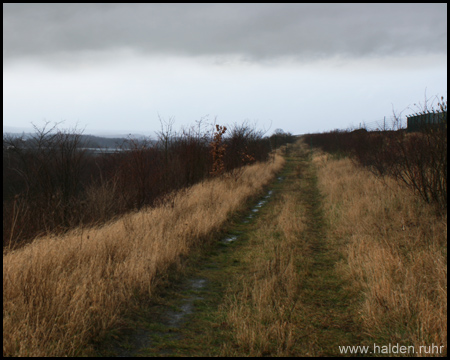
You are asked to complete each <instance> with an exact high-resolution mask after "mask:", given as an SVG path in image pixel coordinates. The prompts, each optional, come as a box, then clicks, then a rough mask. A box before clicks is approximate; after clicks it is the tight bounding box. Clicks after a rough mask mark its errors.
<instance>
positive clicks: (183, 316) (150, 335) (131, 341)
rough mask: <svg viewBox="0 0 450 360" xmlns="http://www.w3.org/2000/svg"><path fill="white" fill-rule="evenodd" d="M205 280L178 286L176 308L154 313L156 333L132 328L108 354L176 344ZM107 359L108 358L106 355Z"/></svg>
mask: <svg viewBox="0 0 450 360" xmlns="http://www.w3.org/2000/svg"><path fill="white" fill-rule="evenodd" d="M277 179H278V182H281V181H283V180H284V178H283V177H278V178H277ZM272 195H273V190H269V191H268V192H267V194H266V195H265V196H263V197H262V198H261V199H260V200H259V201H258V203H257V204H256V205H254V206H253V208H252V209H251V210H250V211H249V214H248V215H247V216H245V217H244V218H243V220H242V223H243V224H246V223H249V222H250V221H251V220H252V219H253V218H254V217H255V216H256V215H257V214H258V212H259V211H260V210H261V208H262V207H263V206H264V205H265V204H266V203H267V202H268V201H269V199H270V198H271V197H272ZM240 235H242V232H240V231H234V232H233V233H229V234H227V235H226V236H224V237H223V238H221V239H220V240H219V242H220V243H221V244H222V245H229V244H231V243H233V242H235V241H238V240H239V237H240ZM227 248H228V246H225V247H223V248H222V250H221V251H226V249H227ZM207 287H208V280H207V279H204V278H199V277H193V278H188V279H186V280H184V281H183V283H182V284H180V285H179V294H178V295H179V296H180V300H179V301H178V302H177V306H176V307H172V308H170V309H168V307H167V306H166V307H163V308H162V309H160V311H159V312H158V320H159V325H158V330H155V329H148V328H144V327H139V328H135V329H132V330H131V331H130V333H129V334H128V335H127V336H126V339H122V340H124V341H122V340H120V344H112V348H111V351H112V352H113V353H114V354H115V355H116V356H117V357H136V356H143V355H145V354H144V353H143V351H145V349H150V348H153V347H156V346H157V344H155V342H156V341H155V340H154V339H155V338H157V337H164V338H165V339H166V340H169V341H177V340H179V339H181V336H182V334H181V332H180V331H179V330H180V329H181V328H182V327H183V326H186V325H187V324H188V321H189V316H190V315H192V314H194V313H195V310H196V302H198V301H201V300H204V298H203V296H202V292H203V291H205V290H207ZM152 355H156V356H167V355H173V352H172V350H171V349H162V348H161V349H159V350H158V351H157V352H156V353H154V352H153V353H152ZM109 356H111V355H109Z"/></svg>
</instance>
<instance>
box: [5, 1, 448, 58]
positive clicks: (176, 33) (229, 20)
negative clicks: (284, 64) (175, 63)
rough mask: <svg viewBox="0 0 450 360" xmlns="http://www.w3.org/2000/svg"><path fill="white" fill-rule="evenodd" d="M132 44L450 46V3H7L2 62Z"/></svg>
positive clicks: (381, 51)
mask: <svg viewBox="0 0 450 360" xmlns="http://www.w3.org/2000/svg"><path fill="white" fill-rule="evenodd" d="M117 49H129V50H133V51H137V52H142V53H149V54H175V55H178V54H179V55H189V56H192V55H195V56H197V55H213V56H214V55H219V56H220V55H240V56H244V57H246V58H249V59H252V60H256V61H257V60H259V59H273V58H279V57H294V58H299V59H310V58H316V57H330V56H335V55H343V56H350V57H362V56H372V55H405V54H416V53H422V54H423V53H441V54H444V53H445V54H446V53H447V4H336V5H330V4H318V5H316V4H279V5H277V4H4V5H3V60H4V61H9V60H14V59H17V58H23V57H25V58H26V57H40V56H43V57H45V58H49V57H51V56H53V55H58V54H66V55H69V56H70V55H76V54H83V53H84V52H89V51H111V50H117Z"/></svg>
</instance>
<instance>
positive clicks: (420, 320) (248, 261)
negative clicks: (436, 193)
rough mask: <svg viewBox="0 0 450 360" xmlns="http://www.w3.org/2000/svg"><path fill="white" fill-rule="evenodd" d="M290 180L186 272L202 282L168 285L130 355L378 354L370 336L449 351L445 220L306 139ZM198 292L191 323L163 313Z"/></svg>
mask: <svg viewBox="0 0 450 360" xmlns="http://www.w3.org/2000/svg"><path fill="white" fill-rule="evenodd" d="M283 176H284V177H286V179H285V181H284V182H282V183H280V184H278V185H275V190H274V198H273V200H271V201H270V202H269V203H268V204H267V205H266V206H265V207H264V208H263V209H262V211H261V215H260V216H259V218H258V219H257V221H256V222H254V223H250V224H243V223H241V224H238V225H236V229H235V232H236V234H240V235H239V239H238V240H237V241H235V242H233V243H232V244H231V245H228V248H227V249H225V250H224V251H218V252H216V253H213V254H212V256H211V257H210V258H208V259H206V260H204V261H203V264H201V265H202V266H200V269H199V268H196V269H191V276H192V277H193V278H196V279H204V281H205V283H206V284H207V286H205V288H204V289H194V290H192V289H191V290H188V291H184V293H182V294H181V295H180V292H183V290H182V288H180V287H179V288H176V289H171V290H169V291H168V292H167V293H166V294H165V295H166V296H165V297H164V298H162V299H160V301H159V305H158V306H157V307H156V308H155V309H156V311H154V312H153V313H152V310H149V313H148V314H147V319H146V321H145V322H144V326H145V327H146V329H147V331H148V333H147V334H150V336H149V337H150V339H151V340H150V341H149V343H150V346H148V345H146V346H148V347H146V348H141V349H138V351H133V353H134V354H138V353H139V354H141V355H168V354H172V355H185V356H186V355H188V356H194V355H195V356H197V355H199V356H211V355H220V356H331V355H337V356H339V355H343V354H342V353H341V352H340V349H339V346H358V345H360V346H361V345H364V346H368V353H367V355H374V354H371V352H372V351H373V350H374V347H373V344H377V345H378V346H380V347H383V346H385V347H387V346H389V344H390V345H396V344H400V345H403V346H409V345H414V349H415V350H416V351H419V349H420V348H419V347H420V346H424V345H425V346H432V345H436V346H437V347H438V348H439V349H440V350H443V352H442V353H441V355H445V354H446V346H447V321H446V320H447V285H446V282H447V272H446V266H447V265H446V252H447V250H446V249H447V248H446V238H447V233H446V229H447V225H446V224H447V222H446V218H442V217H438V216H436V214H435V213H434V212H433V208H432V207H431V206H428V205H425V204H424V203H423V202H422V200H420V199H419V198H417V197H415V196H414V195H412V194H411V193H409V191H408V190H406V189H403V188H401V187H400V186H399V184H398V183H397V182H395V181H390V180H389V179H385V181H382V180H381V179H379V178H376V177H374V175H373V174H371V173H370V172H368V171H366V170H365V169H362V168H359V167H356V166H355V165H354V164H353V163H352V162H351V160H349V159H340V160H337V159H335V158H333V157H331V156H330V155H327V154H324V153H322V152H315V154H314V157H313V158H312V159H311V158H310V157H309V154H308V151H307V149H306V148H305V147H303V148H301V147H294V148H293V149H292V150H291V153H290V154H289V156H288V157H287V166H286V168H285V170H284V172H283ZM193 296H194V298H196V299H197V300H196V301H195V305H196V310H195V312H194V313H193V314H190V315H188V318H189V319H188V320H187V321H186V323H185V324H183V325H182V326H179V325H177V326H176V327H173V326H170V324H168V325H167V323H166V325H164V316H161V313H164V309H165V308H167V307H168V306H169V307H173V308H176V307H177V306H179V305H180V304H181V303H180V301H184V300H183V299H185V298H186V297H191V298H192V297H193ZM161 304H162V306H161ZM155 309H153V310H155ZM151 334H153V336H152V335H151ZM409 349H411V348H409ZM435 349H436V348H435ZM426 350H430V348H427V349H426ZM358 354H359V355H364V354H362V353H358ZM347 355H350V354H349V352H348V353H347ZM375 355H383V354H375ZM388 355H389V354H388ZM390 355H395V354H394V353H390ZM410 355H411V354H410ZM417 355H422V356H426V355H430V354H427V353H425V352H423V351H422V353H421V354H417ZM433 355H439V354H436V352H435V353H434V354H433Z"/></svg>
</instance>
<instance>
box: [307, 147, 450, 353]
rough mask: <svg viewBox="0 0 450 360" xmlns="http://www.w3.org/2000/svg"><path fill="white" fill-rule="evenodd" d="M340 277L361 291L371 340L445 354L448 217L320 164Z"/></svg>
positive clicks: (395, 190) (360, 173) (345, 168)
mask: <svg viewBox="0 0 450 360" xmlns="http://www.w3.org/2000/svg"><path fill="white" fill-rule="evenodd" d="M313 161H314V162H315V164H316V166H317V167H318V169H319V170H318V178H319V186H320V189H321V191H322V193H323V194H324V195H326V199H325V200H324V204H325V208H326V213H327V217H328V219H329V221H330V224H331V229H332V231H333V234H334V236H335V238H336V239H345V241H346V243H347V245H346V246H347V247H346V256H347V260H348V262H346V263H345V264H342V266H341V269H342V270H343V271H344V272H345V273H346V275H347V276H348V277H349V278H350V279H351V280H352V281H353V283H354V284H355V285H356V286H358V287H359V288H360V289H361V291H362V293H363V295H364V301H363V303H362V305H361V309H360V311H361V316H362V318H363V320H364V325H365V329H366V331H367V333H368V334H370V335H372V336H374V337H375V338H377V339H382V340H384V341H386V343H388V342H389V343H392V344H395V343H400V344H401V345H414V346H415V348H416V349H418V348H419V346H421V345H426V346H430V345H432V344H434V345H437V346H441V345H443V346H445V349H446V347H447V258H446V257H447V216H446V215H445V216H444V217H438V216H437V215H436V214H435V213H434V211H433V208H432V207H431V206H429V205H427V204H424V203H423V202H422V201H421V200H420V199H418V198H417V197H415V196H414V195H412V194H411V193H410V192H408V191H407V190H406V189H404V188H402V187H400V186H399V185H398V183H397V182H396V181H394V180H391V179H388V178H385V179H383V180H381V179H379V178H376V177H375V176H374V175H372V174H371V173H369V172H368V171H366V170H365V169H362V168H357V167H355V166H354V165H353V164H352V162H351V161H350V160H349V159H341V160H337V161H336V160H331V158H330V157H329V156H328V155H324V154H321V155H319V156H315V158H314V160H313Z"/></svg>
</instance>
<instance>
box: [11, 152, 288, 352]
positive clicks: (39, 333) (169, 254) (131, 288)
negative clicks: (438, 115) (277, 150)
mask: <svg viewBox="0 0 450 360" xmlns="http://www.w3.org/2000/svg"><path fill="white" fill-rule="evenodd" d="M283 164H284V160H283V158H282V157H280V156H278V155H277V156H276V157H275V159H274V161H270V162H268V163H264V164H262V163H260V164H255V165H251V166H248V167H246V168H245V170H244V171H243V172H242V173H241V176H240V178H239V180H238V181H236V179H235V178H234V177H227V176H226V175H225V176H222V177H221V178H217V179H213V180H210V181H205V182H203V183H201V184H197V185H194V186H192V187H191V188H189V189H187V190H184V191H181V192H179V193H177V194H174V195H173V196H171V197H170V199H168V200H167V201H166V202H164V203H162V204H161V205H160V206H158V207H156V208H151V209H146V210H143V211H140V212H138V213H133V214H128V215H126V216H123V217H122V218H120V219H118V220H115V221H113V222H111V223H109V224H106V225H104V226H101V227H98V228H90V229H76V230H74V231H71V232H70V233H68V234H66V235H65V236H58V237H51V236H49V237H43V238H40V239H36V240H35V241H34V242H33V243H31V244H29V245H27V246H25V247H24V248H21V249H19V250H16V251H11V252H9V253H6V254H4V256H3V355H4V356H73V355H82V354H83V353H86V351H87V350H86V349H88V348H89V347H88V345H89V343H90V342H91V341H92V340H94V339H96V338H98V337H99V336H101V335H102V334H103V333H104V331H106V330H108V329H110V328H112V327H113V326H115V325H116V324H117V323H118V321H119V319H120V316H121V314H122V313H123V312H124V311H125V310H126V309H127V308H129V307H130V306H131V305H132V304H133V300H134V299H135V298H137V297H141V296H146V297H150V296H151V295H152V293H153V292H154V291H155V287H156V285H157V284H158V282H160V281H161V279H164V278H165V277H166V275H167V273H168V270H169V268H179V267H180V265H181V263H182V258H183V257H184V256H187V255H188V254H189V252H190V250H191V249H192V248H193V247H195V246H196V245H199V244H201V243H202V242H204V241H208V236H209V235H210V234H212V233H213V232H214V231H217V230H219V229H220V227H221V226H223V224H224V223H225V222H226V221H227V219H228V218H229V216H230V214H231V213H232V212H235V211H237V210H238V209H240V208H242V207H243V206H244V204H245V201H246V200H247V199H248V198H249V197H251V196H254V195H256V194H257V193H258V192H260V191H261V189H262V187H263V186H264V185H266V184H268V183H269V182H270V181H271V180H272V179H273V177H274V174H275V173H276V172H277V171H279V170H280V169H281V167H282V166H283ZM283 264H284V262H283Z"/></svg>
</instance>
